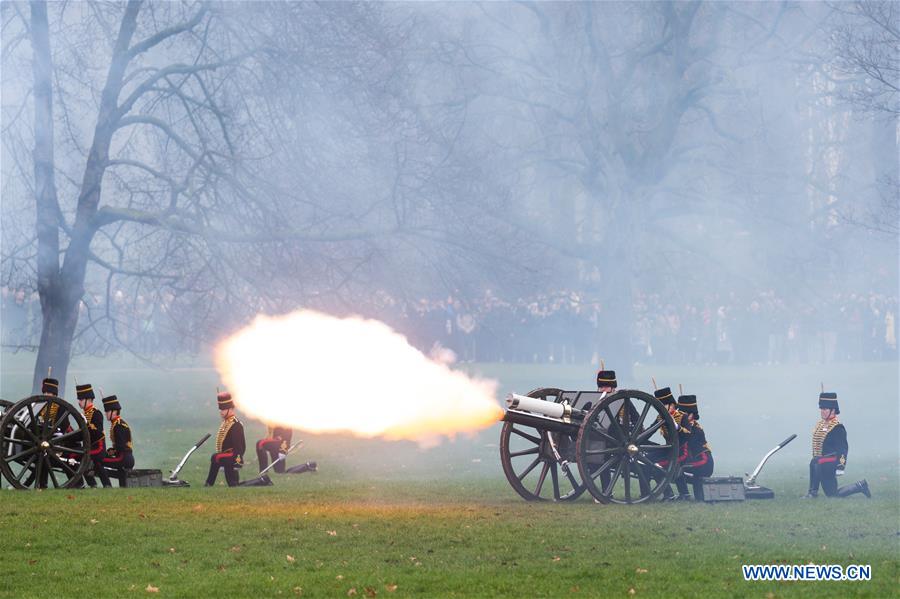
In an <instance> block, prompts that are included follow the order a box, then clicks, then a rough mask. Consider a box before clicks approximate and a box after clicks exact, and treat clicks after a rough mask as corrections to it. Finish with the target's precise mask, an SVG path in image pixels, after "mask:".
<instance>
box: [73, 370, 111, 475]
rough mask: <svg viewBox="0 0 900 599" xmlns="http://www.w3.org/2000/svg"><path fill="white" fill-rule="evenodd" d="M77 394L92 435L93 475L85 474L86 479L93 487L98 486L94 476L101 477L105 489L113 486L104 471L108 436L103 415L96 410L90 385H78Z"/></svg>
mask: <svg viewBox="0 0 900 599" xmlns="http://www.w3.org/2000/svg"><path fill="white" fill-rule="evenodd" d="M75 393H76V395H77V396H78V407H80V408H81V411H82V412H84V421H85V422H86V423H87V427H88V432H89V433H90V435H91V446H90V449H89V450H88V454H89V455H90V458H91V462H92V463H93V473H89V474H85V475H84V479H85V481H86V482H87V484H88V485H89V486H91V487H96V486H97V481H96V480H94V474H96V475H97V476H99V477H100V482H102V483H103V486H104V487H110V486H112V485H111V484H110V482H109V476H108V475H107V474H106V471H105V470H104V469H103V458H104V457H106V436H105V435H104V434H103V414H102V413H101V412H100V410H97V409H95V408H94V398H95V396H94V389H93V388H92V387H91V386H90V385H76V386H75Z"/></svg>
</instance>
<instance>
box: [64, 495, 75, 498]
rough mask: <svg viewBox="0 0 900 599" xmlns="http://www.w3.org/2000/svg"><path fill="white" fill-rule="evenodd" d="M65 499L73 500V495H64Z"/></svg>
mask: <svg viewBox="0 0 900 599" xmlns="http://www.w3.org/2000/svg"><path fill="white" fill-rule="evenodd" d="M66 499H75V496H74V495H66Z"/></svg>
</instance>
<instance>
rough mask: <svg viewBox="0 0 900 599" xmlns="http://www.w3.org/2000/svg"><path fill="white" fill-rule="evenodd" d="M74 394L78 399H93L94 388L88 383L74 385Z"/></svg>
mask: <svg viewBox="0 0 900 599" xmlns="http://www.w3.org/2000/svg"><path fill="white" fill-rule="evenodd" d="M75 394H76V395H77V396H78V399H79V400H81V399H95V397H94V388H93V387H91V386H90V385H75Z"/></svg>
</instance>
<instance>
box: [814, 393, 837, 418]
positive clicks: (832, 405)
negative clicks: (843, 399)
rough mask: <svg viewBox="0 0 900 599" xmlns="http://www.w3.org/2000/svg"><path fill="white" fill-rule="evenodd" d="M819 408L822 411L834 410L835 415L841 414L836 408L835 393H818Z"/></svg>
mask: <svg viewBox="0 0 900 599" xmlns="http://www.w3.org/2000/svg"><path fill="white" fill-rule="evenodd" d="M819 407H820V408H822V409H823V410H834V413H835V414H840V413H841V409H840V408H839V407H838V401H837V393H833V392H825V391H823V392H822V393H819Z"/></svg>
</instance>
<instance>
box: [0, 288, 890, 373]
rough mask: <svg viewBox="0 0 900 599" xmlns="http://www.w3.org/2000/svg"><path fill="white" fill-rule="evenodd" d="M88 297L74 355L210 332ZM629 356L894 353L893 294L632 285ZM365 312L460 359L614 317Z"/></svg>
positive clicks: (12, 328) (11, 296) (28, 300)
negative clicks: (670, 289)
mask: <svg viewBox="0 0 900 599" xmlns="http://www.w3.org/2000/svg"><path fill="white" fill-rule="evenodd" d="M110 297H111V301H110V302H106V301H105V300H104V299H103V298H100V297H94V298H93V299H92V300H91V301H90V305H88V303H87V302H85V303H83V304H82V314H81V317H80V320H81V322H82V323H91V324H90V325H89V326H86V327H84V328H82V329H81V332H80V333H79V335H78V336H77V337H76V339H75V343H74V345H75V347H74V350H75V353H81V354H85V353H87V354H98V353H103V352H105V351H108V349H109V348H110V347H112V346H113V345H114V343H113V341H117V342H119V344H124V345H127V346H128V347H131V348H133V349H134V351H136V352H137V353H140V354H144V355H148V356H152V355H161V354H177V353H182V352H187V353H196V352H198V351H202V349H203V348H202V341H201V340H199V339H194V338H193V337H192V336H191V335H190V334H189V332H186V331H184V330H181V329H182V328H183V325H182V326H176V324H175V322H176V320H177V319H175V318H172V315H171V314H170V312H169V309H170V308H169V306H170V305H171V304H170V302H169V301H167V299H166V298H161V299H160V300H159V301H156V300H154V301H148V299H147V298H145V297H143V296H136V297H128V296H127V294H125V293H123V292H121V291H117V292H115V293H114V294H112V295H111V296H110ZM632 310H633V314H632V317H633V323H634V324H633V326H632V330H631V344H632V349H633V352H632V355H633V356H634V357H635V360H636V361H637V362H640V363H648V364H702V365H714V364H784V363H790V364H801V363H807V364H823V363H825V364H827V363H832V362H847V361H879V360H894V359H896V358H897V296H896V295H885V294H880V293H874V292H870V293H863V292H836V293H834V294H832V295H830V296H825V297H817V298H816V299H815V301H800V300H797V299H794V300H786V299H785V298H783V297H780V296H779V295H778V294H777V293H776V292H774V291H772V290H765V291H760V292H758V293H755V294H750V295H741V294H736V293H729V294H710V295H704V296H697V297H693V298H685V299H682V298H676V297H671V296H668V297H667V296H663V295H661V294H658V293H641V292H638V293H636V294H635V302H634V303H633V305H632ZM363 315H364V316H367V317H371V318H377V319H379V320H382V321H384V322H386V323H387V324H389V325H390V326H391V327H393V328H394V329H395V330H397V331H399V332H401V333H402V334H404V335H405V336H406V337H407V338H408V339H409V341H410V343H411V344H413V345H414V346H415V347H417V348H419V349H420V350H422V351H424V352H434V351H435V350H437V349H440V348H445V349H449V350H452V351H453V352H454V353H455V354H456V357H457V359H458V360H460V361H463V362H515V363H534V362H541V363H549V362H556V363H590V362H592V363H597V362H598V361H599V359H600V358H602V357H604V338H605V336H606V335H607V331H606V328H607V326H608V324H609V323H608V318H607V317H606V314H605V312H604V306H603V303H602V302H601V301H600V300H599V299H597V298H595V297H592V296H591V295H590V294H588V293H584V292H577V291H562V292H559V293H556V294H552V295H550V294H544V295H536V296H534V297H519V298H515V299H507V298H501V297H498V296H497V295H495V294H493V293H491V292H485V293H484V294H482V295H481V296H480V297H477V298H474V299H462V298H461V297H457V296H453V295H450V296H448V297H445V298H441V299H436V298H423V299H418V300H408V301H401V300H397V299H395V298H393V297H391V296H389V295H387V294H384V293H381V294H377V295H376V297H374V298H373V301H372V303H371V304H370V307H369V308H368V309H366V313H364V314H363ZM0 323H2V326H0V332H2V343H3V347H4V348H5V349H14V348H19V349H29V348H34V347H36V346H37V344H38V342H39V340H40V303H39V300H38V297H37V294H35V293H33V292H30V291H27V290H25V289H12V288H7V287H4V288H2V317H0Z"/></svg>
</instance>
